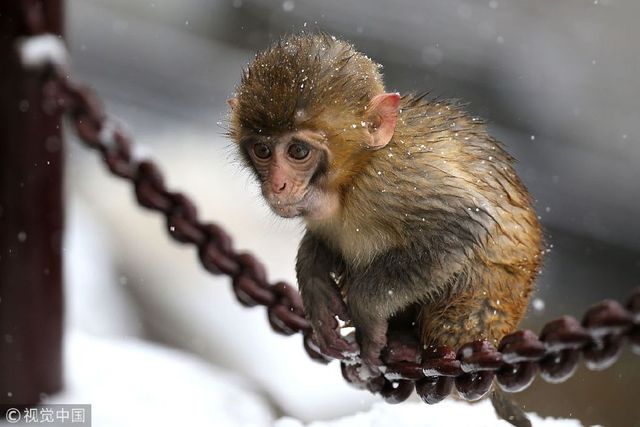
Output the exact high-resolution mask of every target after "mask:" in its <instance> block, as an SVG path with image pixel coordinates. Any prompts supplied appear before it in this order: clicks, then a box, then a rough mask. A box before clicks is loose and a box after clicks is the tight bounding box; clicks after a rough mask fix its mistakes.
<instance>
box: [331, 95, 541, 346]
mask: <svg viewBox="0 0 640 427" xmlns="http://www.w3.org/2000/svg"><path fill="white" fill-rule="evenodd" d="M401 108H402V109H401V114H400V118H399V122H398V125H397V128H396V132H395V134H394V137H393V140H392V142H391V143H390V144H389V145H388V146H387V147H385V148H383V149H381V150H379V151H375V152H373V153H372V156H371V159H370V162H369V163H368V164H367V166H366V167H365V168H364V170H363V171H362V173H361V174H360V177H359V178H357V179H356V180H354V182H353V185H352V186H351V187H350V188H346V189H344V195H343V198H344V203H345V209H344V212H345V215H343V216H342V217H341V218H340V219H339V221H334V223H333V224H331V225H330V226H328V227H323V230H321V231H322V232H324V233H330V234H331V236H330V237H329V239H328V240H329V241H332V242H337V246H338V247H337V248H336V249H338V250H339V251H340V252H341V253H342V255H343V257H344V258H345V261H346V263H347V265H348V267H349V268H351V269H352V270H353V271H354V272H355V273H353V274H357V271H358V269H366V268H367V265H368V264H369V263H370V262H372V261H373V260H375V259H376V257H379V256H384V254H385V252H386V251H388V250H390V249H397V248H405V249H406V251H408V252H411V256H413V257H414V258H415V262H416V263H420V264H421V265H420V268H416V269H415V271H413V270H409V271H406V272H405V273H404V274H405V275H406V276H407V277H404V278H403V280H405V281H406V283H407V285H406V286H428V287H430V288H431V289H432V292H430V293H429V296H428V298H426V299H423V303H422V309H421V314H420V318H419V321H420V323H421V326H422V334H423V340H424V342H425V343H436V344H448V345H454V346H455V345H458V344H461V343H463V342H466V341H468V340H470V339H478V338H489V339H493V340H498V339H500V338H501V337H502V336H503V335H504V334H506V333H508V332H510V331H512V330H514V329H515V328H516V326H517V324H518V323H519V322H520V320H521V319H522V317H523V315H524V313H525V311H526V307H527V304H528V300H529V296H530V293H531V290H532V286H533V281H534V279H535V276H536V274H537V272H538V270H539V267H540V263H541V232H540V226H539V223H538V220H537V216H536V214H535V212H534V210H533V208H532V203H531V198H530V197H529V194H528V192H527V190H526V188H525V187H524V185H523V184H522V183H521V181H520V179H519V178H518V176H517V175H516V173H515V171H514V169H513V159H512V157H511V156H509V154H507V152H506V151H505V150H504V149H503V148H502V146H501V144H500V143H499V142H497V141H496V140H495V139H493V138H492V137H490V136H489V135H488V134H487V132H486V128H485V125H484V124H483V122H482V121H480V120H478V119H475V118H472V117H470V116H468V115H466V114H465V113H464V112H463V111H462V109H461V108H459V107H457V106H455V105H454V104H451V103H448V102H443V101H433V102H428V101H425V100H423V99H421V98H420V97H413V96H407V97H404V98H403V102H402V106H401ZM372 194H375V195H377V196H376V197H372V196H371V195H372ZM425 266H426V268H425ZM423 272H424V273H423ZM347 286H348V284H347Z"/></svg>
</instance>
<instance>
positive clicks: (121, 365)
mask: <svg viewBox="0 0 640 427" xmlns="http://www.w3.org/2000/svg"><path fill="white" fill-rule="evenodd" d="M65 350H66V354H65V363H66V365H65V367H66V368H65V369H66V373H65V374H66V377H65V378H66V386H67V387H66V390H65V391H64V392H62V393H60V394H57V395H54V396H51V397H50V398H49V399H47V403H68V404H91V405H92V408H91V410H92V419H93V424H92V425H93V427H115V426H118V427H140V426H154V427H164V426H167V427H175V426H191V427H195V426H215V427H243V426H246V427H261V426H269V425H271V424H272V420H273V414H272V411H271V409H270V408H269V405H268V404H267V403H266V402H265V400H264V399H262V398H261V397H259V396H258V395H257V394H256V393H255V391H254V390H252V388H251V387H250V386H249V385H248V383H247V382H246V381H243V380H241V379H240V378H238V377H236V376H233V375H231V374H229V373H226V372H223V371H221V370H219V369H216V368H214V367H212V366H211V365H209V364H207V363H205V362H203V361H201V360H200V359H197V358H196V357H194V356H191V355H188V354H185V353H183V352H179V351H176V350H171V349H168V348H166V347H161V346H158V345H154V344H150V343H148V342H144V341H141V340H138V339H131V338H130V339H113V338H98V337H96V336H91V335H88V334H85V333H82V332H73V333H70V334H68V336H67V338H66V346H65Z"/></svg>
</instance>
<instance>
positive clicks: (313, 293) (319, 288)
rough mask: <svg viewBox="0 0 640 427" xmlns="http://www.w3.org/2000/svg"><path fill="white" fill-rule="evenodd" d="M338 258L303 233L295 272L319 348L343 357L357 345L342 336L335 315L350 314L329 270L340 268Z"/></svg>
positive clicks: (325, 352)
mask: <svg viewBox="0 0 640 427" xmlns="http://www.w3.org/2000/svg"><path fill="white" fill-rule="evenodd" d="M340 266H341V260H340V258H339V257H338V256H337V255H336V254H334V253H333V252H332V251H330V250H329V248H327V247H326V245H325V244H324V243H322V242H321V241H320V240H319V239H317V238H315V237H314V236H312V235H311V234H310V233H308V232H307V233H306V234H305V236H304V237H303V239H302V241H301V242H300V248H299V250H298V258H297V261H296V272H297V275H298V285H299V287H300V293H301V294H302V302H303V304H304V309H305V312H306V314H307V317H308V319H309V321H310V322H311V327H312V328H313V333H314V338H315V340H316V342H317V344H318V346H319V347H320V351H322V353H324V354H326V355H327V356H331V357H335V358H343V357H344V356H345V355H346V354H349V353H356V352H357V351H358V346H357V344H356V343H355V342H349V341H347V340H345V339H344V338H342V336H341V335H340V333H339V331H338V326H339V325H338V321H337V320H336V316H338V317H340V319H342V320H343V321H348V320H349V319H350V318H349V314H348V312H347V308H346V306H345V303H344V301H343V299H342V295H340V291H339V289H338V288H337V286H336V284H335V281H334V280H333V279H332V278H331V276H330V273H331V272H332V271H334V270H335V269H337V268H340Z"/></svg>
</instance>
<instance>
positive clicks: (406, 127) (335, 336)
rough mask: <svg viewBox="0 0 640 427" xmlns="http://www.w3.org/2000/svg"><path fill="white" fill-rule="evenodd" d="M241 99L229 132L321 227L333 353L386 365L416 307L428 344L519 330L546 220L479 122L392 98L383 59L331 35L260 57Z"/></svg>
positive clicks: (309, 275)
mask: <svg viewBox="0 0 640 427" xmlns="http://www.w3.org/2000/svg"><path fill="white" fill-rule="evenodd" d="M229 104H230V106H231V119H230V129H229V134H230V136H231V138H232V139H233V140H234V141H236V142H237V144H238V147H239V150H240V153H241V155H242V157H243V158H244V160H245V161H246V164H247V165H248V166H249V168H251V169H252V170H253V171H254V173H255V176H256V178H257V179H258V180H259V181H260V184H261V189H262V194H263V196H264V198H265V200H266V201H267V203H268V204H269V206H270V207H271V209H272V210H273V211H274V212H275V213H276V214H277V215H279V216H282V217H285V218H293V217H302V219H303V220H304V222H305V224H306V233H305V235H304V237H303V239H302V242H301V243H300V249H299V252H298V257H297V263H296V271H297V276H298V283H299V287H300V292H301V294H302V298H303V302H304V307H305V310H306V313H307V316H308V318H309V321H310V322H311V325H312V327H313V331H314V337H315V340H316V341H317V344H318V346H319V347H320V349H321V350H322V352H323V353H325V354H327V355H329V356H333V357H338V358H344V356H345V354H348V353H351V352H354V351H358V349H359V352H360V357H361V359H362V361H363V363H364V364H366V365H367V366H368V367H370V369H371V370H372V371H374V372H376V370H377V367H378V366H380V365H381V360H380V354H381V351H382V350H383V348H384V347H385V345H386V342H387V330H388V325H389V321H390V320H392V319H393V318H394V317H396V316H398V315H399V314H400V313H403V312H405V313H406V312H409V313H414V314H412V316H414V317H413V318H412V319H411V321H410V322H409V323H410V325H408V326H407V327H408V328H413V329H414V330H416V334H417V335H418V337H419V339H420V341H421V342H422V343H423V344H425V345H448V346H452V347H454V348H457V347H459V346H460V345H461V344H464V343H466V342H469V341H473V340H478V339H488V340H491V341H493V342H494V343H497V342H498V341H499V340H500V338H502V337H503V336H504V335H506V334H508V333H510V332H512V331H514V330H515V329H516V326H517V325H518V323H519V322H520V320H521V319H522V317H523V315H524V313H525V310H526V308H527V304H528V300H529V295H530V293H531V290H532V287H533V281H534V278H535V276H536V274H537V272H538V270H539V267H540V262H541V255H540V254H541V233H540V227H539V224H538V220H537V217H536V214H535V212H534V210H533V209H532V206H531V198H530V197H529V194H528V193H527V190H526V188H525V187H524V185H523V184H522V182H521V181H520V179H519V178H518V176H517V175H516V173H515V171H514V169H513V165H512V164H513V159H512V157H511V156H509V154H507V153H506V152H505V151H504V150H503V149H502V147H501V145H500V143H499V142H498V141H496V140H495V139H493V138H492V137H491V136H489V135H488V134H487V131H486V128H485V126H484V124H483V123H482V122H481V121H480V120H478V119H476V118H472V117H470V116H468V115H467V114H465V112H464V111H463V110H462V109H461V108H460V107H459V106H457V105H456V104H454V103H451V102H447V101H441V100H436V101H429V100H427V99H426V98H425V97H424V96H419V95H412V94H408V95H404V96H400V95H399V94H398V93H389V92H386V91H385V87H384V84H383V81H382V75H381V74H380V66H379V65H377V64H376V63H374V62H373V61H372V60H371V59H369V58H368V57H366V56H365V55H363V54H361V53H359V52H357V51H356V50H355V49H354V48H353V46H351V45H350V44H348V43H346V42H344V41H341V40H337V39H336V38H334V37H331V36H328V35H324V34H319V35H311V34H301V35H294V36H289V37H287V38H284V39H282V40H280V41H279V42H277V43H275V44H274V45H272V46H271V47H270V48H268V49H267V50H265V51H264V52H261V53H259V54H258V55H257V56H256V57H255V59H254V61H253V62H252V63H251V64H250V65H249V66H248V68H247V69H246V70H245V71H244V74H243V76H242V79H241V82H240V84H239V86H238V87H237V90H236V94H235V97H234V98H232V99H230V100H229ZM336 278H339V280H336ZM336 316H338V317H339V318H341V319H342V320H345V321H349V322H351V324H352V325H353V326H354V327H355V330H356V338H357V344H356V343H353V342H350V341H348V340H345V339H344V338H342V337H341V335H340V334H339V332H338V323H337V321H336ZM412 325H415V326H412Z"/></svg>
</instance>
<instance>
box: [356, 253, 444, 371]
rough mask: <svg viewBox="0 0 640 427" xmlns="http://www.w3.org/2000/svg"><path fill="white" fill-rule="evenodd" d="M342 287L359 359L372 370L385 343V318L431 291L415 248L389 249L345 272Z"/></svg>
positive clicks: (424, 262)
mask: <svg viewBox="0 0 640 427" xmlns="http://www.w3.org/2000/svg"><path fill="white" fill-rule="evenodd" d="M345 286H346V287H347V292H346V297H347V305H348V306H349V313H350V314H351V320H352V322H353V326H355V328H356V337H357V340H358V344H359V345H360V355H361V358H362V361H363V362H364V363H365V364H366V365H368V366H369V367H370V368H373V369H374V370H375V369H376V368H375V367H376V366H379V365H381V361H380V352H381V351H382V349H383V348H384V347H385V346H386V344H387V327H388V322H389V319H390V318H391V317H392V316H393V315H394V314H396V313H398V312H399V311H400V310H402V309H404V308H406V307H408V306H410V305H411V304H413V303H416V302H420V301H423V300H424V299H425V298H426V297H427V296H428V295H429V293H430V292H431V291H432V290H433V286H432V285H431V284H430V280H429V268H428V257H427V256H426V253H425V252H423V251H420V250H419V249H415V248H414V249H406V248H405V249H393V250H390V251H388V252H386V253H383V254H380V255H379V256H377V257H376V258H375V259H374V260H373V261H372V262H371V263H369V264H368V265H367V266H366V267H365V268H361V269H356V270H353V271H348V273H347V274H346V277H345Z"/></svg>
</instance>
